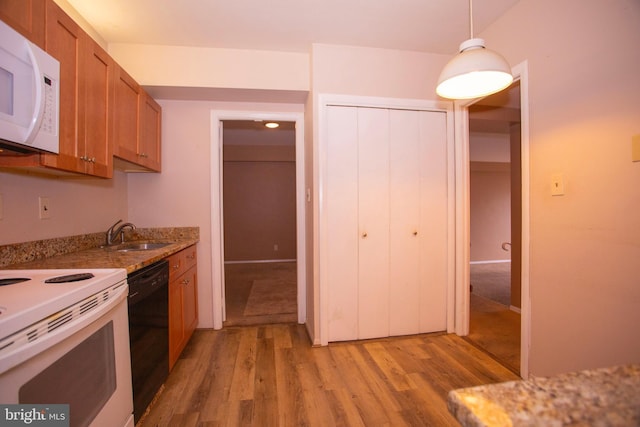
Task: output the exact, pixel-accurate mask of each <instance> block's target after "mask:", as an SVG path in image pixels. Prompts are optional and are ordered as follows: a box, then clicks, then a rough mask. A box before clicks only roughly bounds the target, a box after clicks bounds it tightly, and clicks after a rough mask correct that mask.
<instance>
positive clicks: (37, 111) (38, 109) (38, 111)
mask: <svg viewBox="0 0 640 427" xmlns="http://www.w3.org/2000/svg"><path fill="white" fill-rule="evenodd" d="M26 43H27V53H28V54H29V58H30V59H31V64H32V65H33V74H34V78H35V83H36V84H35V87H36V93H35V99H34V106H33V115H32V117H33V118H32V119H31V125H30V126H29V130H28V131H27V135H26V138H25V141H24V142H25V143H26V144H31V143H32V142H33V140H34V139H35V137H36V135H37V133H38V130H39V129H40V125H41V124H42V117H43V115H44V102H42V93H43V92H44V90H43V86H44V81H43V80H42V76H41V74H40V65H39V63H38V59H37V58H36V55H35V53H34V52H33V47H32V44H31V42H29V41H27V42H26Z"/></svg>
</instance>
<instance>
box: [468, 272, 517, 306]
mask: <svg viewBox="0 0 640 427" xmlns="http://www.w3.org/2000/svg"><path fill="white" fill-rule="evenodd" d="M470 270H471V271H470V273H471V274H470V276H471V286H472V287H473V291H472V293H473V294H474V295H477V296H480V297H484V298H488V299H490V300H493V301H496V302H498V303H500V304H502V305H506V306H509V305H511V263H510V262H497V263H488V264H471V269H470Z"/></svg>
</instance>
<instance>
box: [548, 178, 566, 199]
mask: <svg viewBox="0 0 640 427" xmlns="http://www.w3.org/2000/svg"><path fill="white" fill-rule="evenodd" d="M551 195H552V196H564V177H563V176H562V175H561V174H555V175H551Z"/></svg>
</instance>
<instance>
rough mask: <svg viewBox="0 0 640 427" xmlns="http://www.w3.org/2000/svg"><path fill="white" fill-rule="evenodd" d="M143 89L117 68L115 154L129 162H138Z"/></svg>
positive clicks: (115, 85)
mask: <svg viewBox="0 0 640 427" xmlns="http://www.w3.org/2000/svg"><path fill="white" fill-rule="evenodd" d="M140 91H141V88H140V86H139V85H138V83H136V81H135V80H133V78H132V77H131V76H129V74H127V72H126V71H124V70H123V69H122V67H120V66H118V67H116V77H115V82H114V118H113V124H114V130H113V134H114V135H113V136H114V144H113V147H114V148H113V154H114V155H115V156H116V157H119V158H121V159H124V160H127V161H129V162H133V163H137V162H138V138H139V134H138V129H139V128H140V115H139V113H138V104H139V102H140V99H139V98H140Z"/></svg>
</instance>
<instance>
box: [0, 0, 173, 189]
mask: <svg viewBox="0 0 640 427" xmlns="http://www.w3.org/2000/svg"><path fill="white" fill-rule="evenodd" d="M0 18H1V19H2V20H4V21H6V22H7V23H8V24H9V25H10V26H12V27H14V28H16V29H17V30H18V31H21V32H22V33H23V34H25V35H26V36H27V37H29V38H30V39H31V40H33V41H34V42H36V43H37V40H40V43H39V44H40V45H41V46H42V47H43V48H44V50H45V51H47V53H49V54H50V55H51V56H53V57H54V58H56V59H57V60H58V61H59V62H60V109H59V119H60V124H59V135H60V145H59V153H58V154H49V153H42V154H31V155H26V156H25V155H6V156H0V166H6V167H18V168H19V167H36V168H41V167H45V168H48V169H49V170H56V171H66V172H73V173H82V174H87V175H92V176H98V177H102V178H111V177H112V176H113V167H114V159H113V156H116V157H118V158H120V159H123V160H126V162H127V167H125V168H124V169H125V170H127V169H128V166H129V165H133V166H134V167H133V169H134V170H145V171H149V170H151V171H157V172H159V171H160V123H161V115H162V110H161V108H160V106H159V105H158V104H157V103H156V102H155V101H154V100H153V99H152V98H151V97H150V96H149V95H148V94H147V93H146V92H145V91H144V90H143V89H142V88H141V87H140V85H139V84H138V83H137V82H136V81H135V80H134V79H133V78H131V76H129V75H128V74H127V73H126V72H125V71H124V70H123V69H122V68H121V67H120V66H118V64H116V62H115V61H114V60H113V59H112V58H111V57H110V56H109V55H108V54H107V52H105V51H104V49H102V48H101V47H100V45H98V44H97V43H96V42H95V41H94V40H93V39H92V38H91V37H90V36H89V35H88V34H87V33H85V32H84V30H82V29H81V28H80V26H79V25H78V24H76V22H75V21H74V20H73V19H72V18H71V17H69V16H68V15H67V14H66V13H65V12H64V11H63V10H62V9H61V8H60V7H59V6H58V5H57V4H56V3H55V2H54V1H53V0H0Z"/></svg>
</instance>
